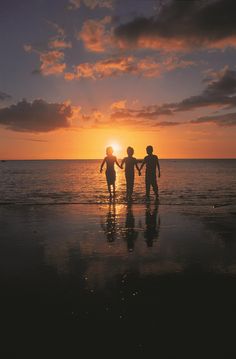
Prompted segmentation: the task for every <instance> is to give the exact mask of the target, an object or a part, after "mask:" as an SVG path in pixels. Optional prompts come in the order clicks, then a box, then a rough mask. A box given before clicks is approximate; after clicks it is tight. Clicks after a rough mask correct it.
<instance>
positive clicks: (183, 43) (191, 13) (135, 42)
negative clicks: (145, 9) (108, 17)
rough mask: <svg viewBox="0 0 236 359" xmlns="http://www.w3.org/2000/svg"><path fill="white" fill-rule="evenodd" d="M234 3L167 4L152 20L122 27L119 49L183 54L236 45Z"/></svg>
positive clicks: (220, 0) (143, 19)
mask: <svg viewBox="0 0 236 359" xmlns="http://www.w3.org/2000/svg"><path fill="white" fill-rule="evenodd" d="M235 12H236V2H235V1H234V0H227V1H225V0H206V1H196V0H193V1H176V0H171V1H165V2H163V5H162V6H161V7H160V10H159V12H158V13H157V14H156V15H155V16H152V17H149V18H148V17H137V18H135V19H133V20H132V21H130V22H128V23H124V24H121V25H119V26H118V27H117V28H116V29H115V31H114V35H115V37H116V39H117V41H118V43H119V46H120V47H125V48H127V47H130V46H133V47H134V48H154V49H159V50H164V51H182V50H189V49H198V48H199V47H201V48H206V47H207V48H224V47H226V46H234V47H235V46H236V22H235Z"/></svg>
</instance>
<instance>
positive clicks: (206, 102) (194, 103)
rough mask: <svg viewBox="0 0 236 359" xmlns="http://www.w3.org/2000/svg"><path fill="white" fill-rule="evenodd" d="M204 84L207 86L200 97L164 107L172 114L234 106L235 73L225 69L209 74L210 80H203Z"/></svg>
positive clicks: (235, 94)
mask: <svg viewBox="0 0 236 359" xmlns="http://www.w3.org/2000/svg"><path fill="white" fill-rule="evenodd" d="M204 82H205V83H206V84H207V85H206V88H205V89H204V90H203V92H202V93H201V94H200V95H197V96H190V97H187V98H185V99H184V100H182V101H180V102H178V103H173V104H167V105H165V106H166V107H168V108H169V109H170V110H172V111H174V112H177V111H190V110H194V109H197V108H199V107H206V106H217V107H225V106H227V107H234V106H236V71H234V70H230V69H229V68H228V67H225V68H224V69H222V70H221V71H219V72H213V73H212V74H211V73H210V78H209V77H208V78H206V79H204Z"/></svg>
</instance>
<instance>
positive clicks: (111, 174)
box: [100, 147, 121, 197]
mask: <svg viewBox="0 0 236 359" xmlns="http://www.w3.org/2000/svg"><path fill="white" fill-rule="evenodd" d="M105 163H106V166H107V168H106V179H107V187H108V191H109V194H110V197H111V195H112V193H111V186H112V187H113V195H114V196H115V192H116V188H115V182H116V171H115V168H114V166H115V164H116V165H117V166H118V167H120V165H119V163H118V161H117V158H116V156H113V148H112V147H107V149H106V157H105V158H104V160H103V161H102V164H101V167H100V173H102V169H103V166H104V165H105ZM120 168H121V167H120Z"/></svg>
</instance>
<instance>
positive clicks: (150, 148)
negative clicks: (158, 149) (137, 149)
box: [146, 146, 153, 155]
mask: <svg viewBox="0 0 236 359" xmlns="http://www.w3.org/2000/svg"><path fill="white" fill-rule="evenodd" d="M146 151H147V154H148V155H151V154H152V153H153V147H152V146H147V147H146Z"/></svg>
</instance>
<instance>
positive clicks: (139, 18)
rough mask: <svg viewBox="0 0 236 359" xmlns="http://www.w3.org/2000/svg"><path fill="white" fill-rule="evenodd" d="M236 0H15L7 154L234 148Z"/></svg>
mask: <svg viewBox="0 0 236 359" xmlns="http://www.w3.org/2000/svg"><path fill="white" fill-rule="evenodd" d="M235 13H236V2H235V0H227V1H225V0H202V1H201V0H197V1H194V0H192V1H189V0H186V1H181V0H179V1H172V0H50V1H49V0H21V1H19V0H9V1H2V2H1V8H0V29H1V31H0V48H1V56H0V68H1V71H0V139H1V141H0V159H54V158H55V159H66V158H68V159H69V158H71V159H76V158H102V157H103V156H104V152H105V147H106V146H107V145H110V144H114V145H116V146H117V151H116V154H117V155H118V157H122V156H123V155H124V154H125V149H126V147H127V146H129V145H130V146H133V147H134V148H135V155H136V157H143V156H144V155H145V147H146V145H149V144H151V145H153V146H154V148H155V151H156V152H157V153H158V155H159V156H160V158H235V157H236V141H235V136H236V21H235Z"/></svg>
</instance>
